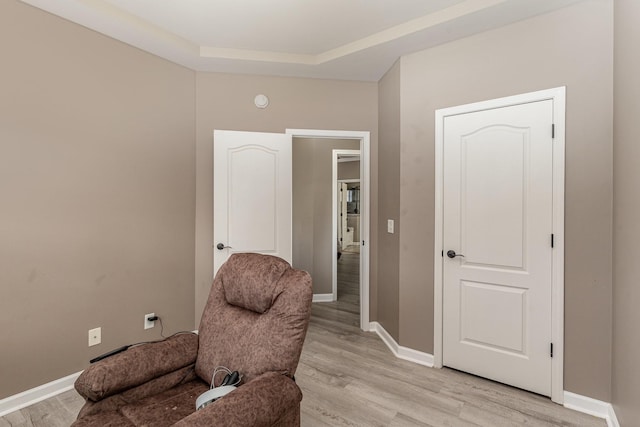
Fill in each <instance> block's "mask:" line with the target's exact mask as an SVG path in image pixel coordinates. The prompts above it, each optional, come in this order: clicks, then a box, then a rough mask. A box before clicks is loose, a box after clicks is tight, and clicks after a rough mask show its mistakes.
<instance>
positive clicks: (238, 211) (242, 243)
mask: <svg viewBox="0 0 640 427" xmlns="http://www.w3.org/2000/svg"><path fill="white" fill-rule="evenodd" d="M291 153H292V150H291V135H287V134H277V133H257V132H236V131H223V130H216V131H214V135H213V163H214V165H213V175H214V179H213V182H214V190H213V216H214V221H213V245H214V248H213V254H214V255H213V263H214V274H215V273H216V272H217V271H218V268H220V266H221V265H222V264H223V263H224V262H225V261H226V260H227V258H228V257H229V255H231V254H232V253H234V252H258V253H263V254H269V255H275V256H279V257H281V258H283V259H285V260H287V261H288V262H289V263H291V258H292V257H291V246H292V244H291V235H292V230H291V228H292V218H291V215H292V214H291V210H292V182H291V179H292V178H291V160H292V159H291V155H292V154H291ZM219 245H220V248H221V249H218V246H219Z"/></svg>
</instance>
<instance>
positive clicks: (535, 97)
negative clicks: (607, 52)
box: [433, 86, 566, 404]
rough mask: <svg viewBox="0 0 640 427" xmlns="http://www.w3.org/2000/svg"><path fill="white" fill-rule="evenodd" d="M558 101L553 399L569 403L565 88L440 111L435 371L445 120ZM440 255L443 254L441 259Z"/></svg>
mask: <svg viewBox="0 0 640 427" xmlns="http://www.w3.org/2000/svg"><path fill="white" fill-rule="evenodd" d="M544 100H552V101H553V123H554V125H555V137H554V139H553V168H552V171H553V172H552V173H553V190H552V192H553V195H552V198H553V202H552V203H553V212H552V216H553V219H552V233H553V234H554V248H553V255H552V266H551V268H552V277H551V339H552V342H553V358H552V359H551V400H553V401H554V402H556V403H559V404H562V403H563V402H564V378H563V375H564V203H565V201H564V192H565V109H566V87H564V86H562V87H557V88H553V89H547V90H541V91H536V92H530V93H525V94H520V95H515V96H508V97H504V98H498V99H492V100H488V101H481V102H475V103H471V104H465V105H459V106H455V107H449V108H443V109H439V110H436V112H435V224H434V254H433V255H434V259H433V267H434V268H433V276H434V277H433V287H434V331H433V335H434V343H433V357H434V367H436V368H442V366H443V354H442V353H443V344H442V338H443V314H444V313H443V300H442V298H443V282H442V280H443V275H442V270H443V265H442V263H443V258H442V251H443V247H442V244H443V224H444V222H443V221H444V218H443V212H442V209H443V191H444V188H443V185H444V178H443V172H444V170H443V160H444V119H445V117H447V116H454V115H459V114H466V113H472V112H476V111H482V110H489V109H494V108H500V107H509V106H513V105H518V104H525V103H531V102H538V101H544ZM438 252H440V255H438Z"/></svg>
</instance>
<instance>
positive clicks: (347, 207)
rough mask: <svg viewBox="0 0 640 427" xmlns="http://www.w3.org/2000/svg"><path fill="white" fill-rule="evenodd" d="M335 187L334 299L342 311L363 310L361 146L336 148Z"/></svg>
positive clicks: (333, 162) (334, 158)
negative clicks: (361, 284)
mask: <svg viewBox="0 0 640 427" xmlns="http://www.w3.org/2000/svg"><path fill="white" fill-rule="evenodd" d="M332 159H333V161H332V169H333V170H332V172H333V180H332V185H333V188H334V197H333V205H332V208H333V215H334V223H335V225H334V227H333V231H334V234H333V238H334V241H335V242H336V254H335V255H336V259H335V262H334V266H333V286H332V289H333V292H332V294H333V296H332V301H333V302H334V304H335V307H336V308H337V309H338V310H340V311H346V312H349V313H353V314H357V315H359V314H360V286H359V284H360V247H361V245H360V242H361V239H360V235H361V225H360V214H361V212H362V207H361V205H360V150H333V156H332Z"/></svg>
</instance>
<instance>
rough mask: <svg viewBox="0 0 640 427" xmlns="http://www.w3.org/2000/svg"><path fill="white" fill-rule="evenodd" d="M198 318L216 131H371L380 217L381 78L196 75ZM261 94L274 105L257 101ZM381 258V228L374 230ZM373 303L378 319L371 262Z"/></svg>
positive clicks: (205, 277) (207, 274)
mask: <svg viewBox="0 0 640 427" xmlns="http://www.w3.org/2000/svg"><path fill="white" fill-rule="evenodd" d="M196 79H197V106H196V112H197V113H196V115H197V126H196V128H197V143H196V150H197V152H196V159H197V160H196V163H197V164H196V258H195V268H196V280H195V307H196V308H195V318H196V319H200V314H201V312H202V308H203V307H204V303H205V299H206V297H207V295H208V293H209V289H210V287H211V282H212V276H213V266H212V258H213V248H212V245H213V240H212V239H213V229H212V227H213V170H212V168H213V130H214V129H228V130H246V131H259V132H284V131H285V129H287V128H298V129H338V130H357V131H370V132H371V162H372V165H371V171H372V176H371V179H372V183H371V199H372V200H371V202H372V212H371V223H372V224H375V223H376V220H377V217H376V213H377V198H376V194H377V190H378V189H377V175H376V173H375V171H376V168H377V151H378V149H377V145H378V138H377V129H378V121H377V105H378V91H377V85H376V83H363V82H347V81H336V80H314V79H300V78H284V77H263V76H245V75H232V74H216V73H198V74H197V77H196ZM258 93H264V94H265V95H267V96H268V97H269V100H270V103H269V108H267V109H264V110H261V109H258V108H256V107H255V106H254V105H253V98H254V97H255V96H256V94H258ZM371 234H372V235H371V240H372V241H371V259H372V260H375V259H376V256H377V254H376V252H375V248H376V237H377V236H376V232H375V229H374V230H372V233H371ZM371 265H372V268H371V273H370V293H371V298H370V304H371V307H372V309H371V317H372V318H375V307H376V304H377V300H376V295H377V294H376V274H375V273H376V270H375V269H374V266H375V262H372V263H371Z"/></svg>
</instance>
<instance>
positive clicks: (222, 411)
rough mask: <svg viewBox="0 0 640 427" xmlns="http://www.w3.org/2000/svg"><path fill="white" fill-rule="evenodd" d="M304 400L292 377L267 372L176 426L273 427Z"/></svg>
mask: <svg viewBox="0 0 640 427" xmlns="http://www.w3.org/2000/svg"><path fill="white" fill-rule="evenodd" d="M301 400H302V392H301V391H300V388H299V387H298V386H297V385H296V383H295V382H293V380H292V379H291V378H289V377H287V376H285V375H282V374H280V373H277V372H267V373H265V374H262V375H260V376H258V377H256V378H255V379H253V380H252V381H250V382H248V383H246V384H243V385H241V386H240V387H238V388H237V389H236V390H234V391H232V392H231V393H229V394H227V395H226V396H224V397H222V398H220V399H219V400H217V401H215V402H214V403H212V404H210V405H208V406H206V407H205V408H203V409H201V410H199V411H197V412H195V413H193V414H191V415H189V416H188V417H186V418H184V419H182V420H181V421H179V422H177V423H176V424H174V426H175V427H187V426H188V427H199V426H202V427H205V426H207V427H208V426H212V425H215V426H216V427H224V426H271V425H273V424H275V423H276V422H277V421H278V420H280V419H281V418H282V417H283V416H284V415H285V414H286V413H287V412H288V411H290V410H292V409H294V408H296V406H297V405H299V404H300V401H301Z"/></svg>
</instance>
